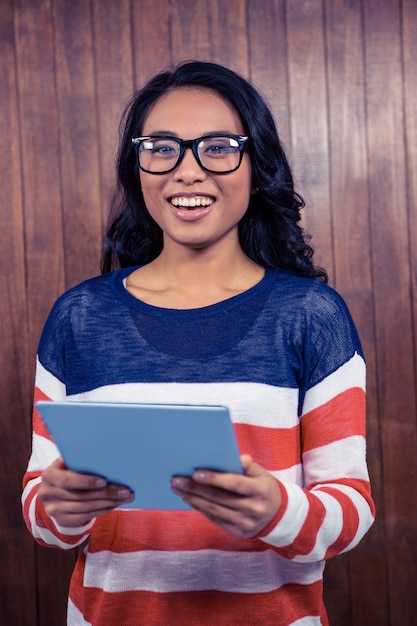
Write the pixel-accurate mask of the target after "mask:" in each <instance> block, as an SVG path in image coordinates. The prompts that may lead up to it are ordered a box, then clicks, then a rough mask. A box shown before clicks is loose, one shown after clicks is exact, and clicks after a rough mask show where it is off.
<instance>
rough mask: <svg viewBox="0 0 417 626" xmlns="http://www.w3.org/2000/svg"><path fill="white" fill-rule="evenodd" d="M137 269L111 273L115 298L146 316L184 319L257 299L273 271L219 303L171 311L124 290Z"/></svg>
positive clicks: (123, 269) (119, 270)
mask: <svg viewBox="0 0 417 626" xmlns="http://www.w3.org/2000/svg"><path fill="white" fill-rule="evenodd" d="M138 267H140V266H134V267H125V268H121V269H117V270H115V271H114V272H112V274H111V277H110V284H111V288H112V289H113V291H114V292H115V294H116V295H117V297H118V298H119V299H120V300H122V301H123V302H124V303H125V304H126V305H127V306H128V307H130V308H133V309H136V310H139V311H142V313H147V314H148V315H159V316H164V315H176V316H179V317H181V316H182V317H186V316H189V315H191V316H192V315H197V316H204V315H212V314H216V313H218V312H220V311H225V310H228V309H231V308H233V307H235V306H238V305H240V304H242V303H243V302H244V301H245V300H250V299H251V298H254V297H257V296H259V294H260V293H262V292H264V290H265V289H266V288H267V287H268V285H269V283H270V281H271V278H272V275H273V272H274V270H273V269H270V268H265V274H264V275H263V277H262V278H261V280H260V281H258V282H257V283H255V285H253V286H252V287H249V289H246V290H245V291H242V292H241V293H238V294H236V295H234V296H231V297H230V298H226V299H225V300H221V301H220V302H216V303H214V304H209V305H207V306H203V307H197V308H190V309H173V308H167V307H159V306H155V305H153V304H148V303H146V302H144V301H143V300H140V299H139V298H136V296H134V295H132V294H131V293H130V292H129V291H128V290H127V289H126V287H125V283H126V278H127V277H128V276H129V274H131V273H132V272H134V271H135V270H136V269H138Z"/></svg>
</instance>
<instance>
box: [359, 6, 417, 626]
mask: <svg viewBox="0 0 417 626" xmlns="http://www.w3.org/2000/svg"><path fill="white" fill-rule="evenodd" d="M364 16H365V31H364V32H365V37H366V79H367V124H368V145H369V173H370V209H371V214H370V217H371V229H372V255H373V276H374V298H375V305H376V315H375V322H376V352H377V368H378V369H377V376H378V393H379V406H378V411H379V416H380V423H381V441H382V461H381V463H382V469H383V485H384V506H385V520H386V549H387V552H388V564H389V586H388V593H389V600H388V602H389V608H390V619H391V622H390V623H392V624H411V623H414V620H415V615H416V612H417V595H416V593H415V580H416V579H417V561H416V558H415V555H416V532H415V528H416V524H417V501H416V498H415V484H416V476H417V459H416V447H417V437H416V419H415V409H416V391H415V387H414V384H415V380H416V378H415V361H414V358H413V351H412V342H413V328H412V311H411V303H410V287H411V274H410V258H411V251H410V240H409V235H408V227H409V222H408V214H407V195H406V179H405V171H406V161H405V151H404V146H405V143H404V139H405V138H404V117H403V111H404V101H403V82H402V51H401V39H400V34H401V18H400V3H399V2H392V1H388V0H384V1H381V2H377V1H376V0H369V1H368V2H366V3H364Z"/></svg>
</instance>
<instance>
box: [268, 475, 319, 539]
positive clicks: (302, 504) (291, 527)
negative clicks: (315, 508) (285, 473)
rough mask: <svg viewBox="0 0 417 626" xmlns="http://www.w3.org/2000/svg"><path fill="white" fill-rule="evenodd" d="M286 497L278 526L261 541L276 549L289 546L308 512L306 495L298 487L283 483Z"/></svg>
mask: <svg viewBox="0 0 417 626" xmlns="http://www.w3.org/2000/svg"><path fill="white" fill-rule="evenodd" d="M283 486H284V488H285V491H286V492H287V496H288V504H287V508H286V509H285V511H284V514H283V516H282V517H281V519H280V521H279V522H278V524H277V525H276V526H275V528H274V529H273V530H272V531H271V532H270V533H269V534H268V535H265V537H262V541H265V543H269V544H270V545H272V546H275V547H277V548H284V547H285V546H290V545H291V544H292V543H293V542H294V541H295V539H296V538H297V536H298V534H299V532H300V530H301V528H302V526H303V524H304V522H305V521H306V519H307V515H308V512H309V508H310V507H309V502H308V499H307V495H306V493H305V492H304V490H303V489H300V487H299V486H298V485H293V484H291V483H285V484H284V485H283Z"/></svg>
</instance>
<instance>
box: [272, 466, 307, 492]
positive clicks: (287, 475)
mask: <svg viewBox="0 0 417 626" xmlns="http://www.w3.org/2000/svg"><path fill="white" fill-rule="evenodd" d="M270 474H272V476H274V477H275V478H276V479H277V480H280V481H282V482H284V483H286V482H288V483H295V484H296V485H299V486H300V487H303V486H304V474H303V466H302V465H301V463H298V464H297V465H292V466H291V467H286V468H285V469H283V470H274V471H270Z"/></svg>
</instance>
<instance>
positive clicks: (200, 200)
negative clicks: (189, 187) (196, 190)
mask: <svg viewBox="0 0 417 626" xmlns="http://www.w3.org/2000/svg"><path fill="white" fill-rule="evenodd" d="M213 202H214V198H209V197H208V196H194V197H192V198H187V197H185V196H181V197H176V198H171V199H170V203H171V204H172V205H174V206H175V207H184V208H186V209H194V208H195V207H207V206H210V205H211V204H213Z"/></svg>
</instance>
